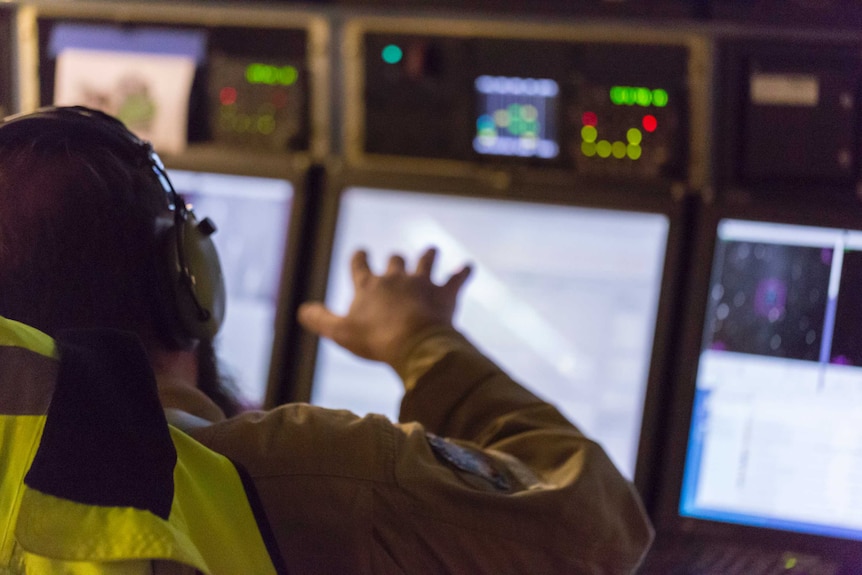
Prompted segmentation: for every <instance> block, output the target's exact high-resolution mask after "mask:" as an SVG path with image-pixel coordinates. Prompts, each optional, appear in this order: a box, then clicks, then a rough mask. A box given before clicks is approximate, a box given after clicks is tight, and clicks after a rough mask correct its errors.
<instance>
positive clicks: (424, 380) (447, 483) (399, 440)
mask: <svg viewBox="0 0 862 575" xmlns="http://www.w3.org/2000/svg"><path fill="white" fill-rule="evenodd" d="M396 371H398V373H399V374H400V375H401V377H402V378H403V380H404V383H405V386H406V388H407V391H406V395H405V397H404V400H403V403H402V410H401V420H402V422H401V423H395V424H393V423H392V422H390V421H389V420H387V419H386V418H385V417H383V416H381V415H368V416H366V417H357V416H356V415H354V414H352V413H349V412H347V411H344V410H331V409H324V408H320V407H315V406H310V405H307V404H301V403H293V404H287V405H283V406H281V407H278V408H276V409H273V410H270V411H266V412H248V413H244V414H241V415H239V416H236V417H232V418H230V419H228V420H225V421H221V422H217V423H214V424H212V425H209V426H206V427H203V428H200V429H198V430H197V431H195V432H194V434H193V435H194V437H195V438H196V439H197V440H198V441H201V442H202V443H204V444H205V445H207V446H209V447H210V448H212V449H214V450H216V451H218V452H220V453H222V454H224V455H226V456H228V457H230V458H231V459H232V460H233V461H235V462H236V463H238V464H239V465H241V466H242V467H243V468H244V469H245V470H246V471H247V472H248V475H249V477H250V478H251V479H252V481H253V483H254V488H255V491H256V494H257V496H258V497H259V498H260V504H261V509H262V510H263V512H264V513H265V515H266V517H267V519H268V522H269V524H270V526H271V528H272V532H273V535H274V537H275V540H276V542H277V545H278V547H279V549H280V551H281V554H282V555H283V557H284V558H285V561H286V563H287V565H288V569H289V571H290V573H291V574H292V575H296V574H304V573H310V574H311V573H313V574H315V575H317V574H326V573H339V574H340V573H352V574H365V573H373V574H376V575H379V574H393V575H394V574H405V573H407V574H410V575H424V574H434V575H436V574H443V573H453V574H454V573H458V574H460V573H470V574H482V573H494V574H495V575H497V574H512V575H522V574H525V573H529V574H537V575H545V574H548V575H551V574H557V573H560V574H576V575H600V574H601V575H622V574H625V573H630V572H631V571H632V570H633V569H634V568H635V567H636V566H637V565H638V563H639V562H640V560H641V557H642V555H643V554H644V552H645V549H646V547H647V545H648V543H649V541H650V538H651V536H652V532H651V529H650V526H649V524H648V522H647V520H646V518H645V515H644V514H643V511H642V509H641V506H640V502H639V499H638V497H637V495H636V493H635V492H634V490H633V489H632V487H631V485H630V484H629V483H628V482H627V481H626V480H625V479H624V478H623V477H622V476H621V475H620V474H619V473H618V472H617V470H616V469H615V468H614V466H613V465H612V464H611V462H610V460H609V459H608V457H607V456H606V455H605V453H604V452H603V451H602V449H601V448H600V447H599V446H598V445H596V444H595V443H593V442H592V441H590V440H588V439H587V438H585V437H584V436H583V435H582V434H581V433H580V432H579V431H578V430H577V429H576V428H575V427H574V426H572V425H571V424H570V423H569V422H568V421H566V419H565V418H563V417H562V416H561V415H560V414H559V413H558V412H557V411H556V410H555V409H554V408H553V407H551V406H550V405H548V404H547V403H545V402H542V401H540V400H539V399H538V398H536V397H535V396H534V395H532V394H531V393H529V392H528V391H527V390H525V389H524V388H523V387H521V386H519V385H518V384H516V383H515V382H514V381H512V380H511V379H510V378H509V377H508V376H507V375H506V374H505V373H504V372H503V371H501V370H500V369H499V368H498V367H497V366H495V365H494V363H492V362H491V361H490V360H488V359H487V358H485V357H484V356H483V355H482V354H481V353H479V352H478V351H477V350H476V348H475V347H473V346H472V345H471V344H470V343H469V342H468V341H467V340H466V339H465V338H463V337H462V336H461V335H459V334H458V333H457V332H456V331H455V330H451V329H443V330H436V331H432V332H430V333H425V334H421V337H419V338H418V339H417V340H416V344H415V345H414V346H413V347H412V350H411V351H410V352H409V353H408V354H407V355H406V357H405V359H404V360H403V361H402V362H400V363H399V365H397V366H396Z"/></svg>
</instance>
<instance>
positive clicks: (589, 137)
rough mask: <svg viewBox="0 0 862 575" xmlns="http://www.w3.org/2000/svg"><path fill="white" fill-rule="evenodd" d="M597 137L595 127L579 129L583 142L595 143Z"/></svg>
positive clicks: (597, 132)
mask: <svg viewBox="0 0 862 575" xmlns="http://www.w3.org/2000/svg"><path fill="white" fill-rule="evenodd" d="M598 135H599V131H598V130H596V127H595V126H584V127H583V128H581V139H583V140H584V141H585V142H595V141H596V138H597V137H598Z"/></svg>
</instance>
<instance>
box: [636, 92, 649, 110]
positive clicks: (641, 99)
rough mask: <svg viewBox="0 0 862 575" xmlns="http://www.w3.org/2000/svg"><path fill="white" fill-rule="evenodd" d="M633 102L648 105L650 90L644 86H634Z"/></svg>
mask: <svg viewBox="0 0 862 575" xmlns="http://www.w3.org/2000/svg"><path fill="white" fill-rule="evenodd" d="M635 102H636V103H637V105H638V106H643V107H647V106H649V105H650V104H652V92H650V91H649V90H648V89H646V88H635Z"/></svg>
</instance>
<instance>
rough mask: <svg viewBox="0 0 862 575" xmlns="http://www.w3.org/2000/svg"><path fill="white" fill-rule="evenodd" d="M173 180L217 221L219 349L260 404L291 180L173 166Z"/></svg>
mask: <svg viewBox="0 0 862 575" xmlns="http://www.w3.org/2000/svg"><path fill="white" fill-rule="evenodd" d="M170 178H171V182H172V183H173V185H174V187H175V188H176V190H177V192H179V193H180V194H181V195H182V196H183V198H184V199H185V200H186V202H188V203H190V204H191V205H192V207H193V209H194V211H195V214H196V215H197V216H198V218H199V219H201V218H203V217H209V218H210V219H211V220H212V221H213V222H214V223H215V225H216V227H217V228H218V229H217V232H216V233H215V234H214V235H213V241H214V243H215V245H216V249H217V250H218V253H219V258H220V260H221V265H222V270H223V273H224V278H225V286H226V288H227V312H226V317H225V323H224V325H223V326H222V329H221V331H220V332H219V334H218V336H217V338H216V342H215V344H216V350H217V352H218V355H219V359H220V362H221V364H222V366H221V367H222V368H223V370H224V371H225V372H226V374H227V375H228V376H230V377H232V378H233V380H234V381H235V383H236V384H237V387H238V388H239V392H240V394H241V397H242V399H243V401H244V402H245V403H246V404H248V405H249V406H252V407H258V406H261V405H263V403H264V401H265V399H266V392H267V384H268V381H269V378H270V360H271V356H272V353H273V342H274V340H275V336H276V327H277V325H276V312H277V309H278V306H279V305H280V302H281V298H280V291H281V290H280V287H281V276H282V267H283V264H284V262H285V257H286V251H287V244H288V231H289V226H290V223H291V212H292V207H293V200H294V187H293V184H292V183H291V182H289V181H287V180H282V179H276V178H262V177H251V176H239V175H227V174H217V173H203V172H191V171H184V170H171V171H170Z"/></svg>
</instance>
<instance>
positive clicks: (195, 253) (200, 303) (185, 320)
mask: <svg viewBox="0 0 862 575" xmlns="http://www.w3.org/2000/svg"><path fill="white" fill-rule="evenodd" d="M156 225H157V229H156V233H157V236H158V241H159V243H160V259H161V261H160V262H156V263H157V265H158V266H159V268H160V270H161V271H160V274H159V275H160V278H159V280H160V283H162V286H161V287H160V290H159V291H160V293H161V294H162V295H163V297H164V299H165V300H166V301H164V302H163V308H164V309H165V311H166V312H167V313H166V314H165V315H166V316H167V317H166V319H165V322H166V324H167V327H168V329H170V331H171V335H172V336H173V338H174V340H175V341H176V343H178V344H179V345H181V346H182V347H188V346H189V345H190V344H191V343H192V342H193V341H194V340H200V339H208V340H211V339H212V338H213V337H215V335H216V333H218V330H219V328H220V327H221V324H222V322H223V321H224V316H225V307H226V300H227V298H226V293H225V286H224V277H223V275H222V269H221V264H220V262H219V258H218V253H217V251H216V247H215V244H213V241H212V238H211V237H210V236H211V235H212V234H213V233H214V232H215V226H214V225H213V223H212V222H211V221H210V220H209V218H204V219H203V220H202V221H200V222H198V221H197V219H196V218H195V216H194V214H193V213H192V212H186V213H185V217H184V218H183V217H181V218H173V217H171V218H160V219H159V221H158V222H157V224H156Z"/></svg>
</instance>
